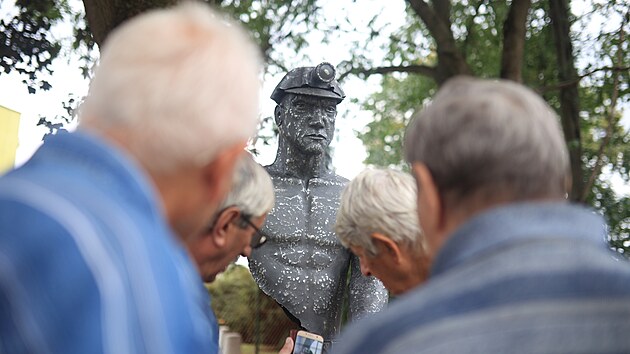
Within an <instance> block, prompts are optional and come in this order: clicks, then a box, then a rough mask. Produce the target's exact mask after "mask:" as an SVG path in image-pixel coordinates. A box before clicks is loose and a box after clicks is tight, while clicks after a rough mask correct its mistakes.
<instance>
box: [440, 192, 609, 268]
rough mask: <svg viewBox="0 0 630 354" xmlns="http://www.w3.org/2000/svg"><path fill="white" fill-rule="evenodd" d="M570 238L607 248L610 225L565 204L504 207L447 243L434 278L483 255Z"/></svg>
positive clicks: (585, 210) (487, 213)
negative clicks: (536, 240)
mask: <svg viewBox="0 0 630 354" xmlns="http://www.w3.org/2000/svg"><path fill="white" fill-rule="evenodd" d="M541 236H545V237H552V238H567V239H568V238H570V239H574V240H576V241H577V240H583V241H588V242H592V243H598V244H600V245H601V246H604V247H608V246H607V244H606V224H605V222H604V220H603V219H602V217H601V216H600V215H598V214H596V213H595V212H594V211H593V210H591V209H588V208H585V207H582V206H577V205H570V204H569V203H563V202H528V203H516V204H509V205H503V206H500V207H497V208H493V209H491V210H488V211H485V212H482V213H481V214H479V215H477V216H474V217H473V218H471V219H470V220H469V221H467V222H465V223H464V224H463V225H462V226H461V227H459V229H457V230H456V231H455V232H454V233H453V234H451V236H450V237H448V239H447V240H446V242H445V244H444V246H443V247H442V249H441V250H440V251H439V253H438V255H437V257H436V259H435V262H434V264H433V267H432V270H431V276H435V275H437V274H440V273H442V272H444V271H446V270H448V269H449V268H451V267H454V266H456V265H457V264H460V263H463V262H465V261H467V260H469V259H471V258H473V257H475V256H477V255H478V254H479V253H481V252H486V251H488V250H490V249H493V248H497V247H500V246H504V245H505V244H507V243H512V242H515V241H519V240H526V239H533V238H537V237H541Z"/></svg>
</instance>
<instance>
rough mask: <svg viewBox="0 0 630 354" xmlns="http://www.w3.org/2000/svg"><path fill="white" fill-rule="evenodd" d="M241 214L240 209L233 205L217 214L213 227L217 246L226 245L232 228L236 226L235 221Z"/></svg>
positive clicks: (213, 235)
mask: <svg viewBox="0 0 630 354" xmlns="http://www.w3.org/2000/svg"><path fill="white" fill-rule="evenodd" d="M239 216H240V210H239V209H238V208H237V207H234V206H231V207H227V208H225V209H223V211H221V212H220V213H219V215H218V216H217V219H216V221H215V223H214V227H213V228H212V237H213V241H214V243H215V245H216V246H217V248H221V247H224V246H225V245H226V244H227V239H228V237H229V235H230V228H231V227H234V221H235V220H236V219H238V218H239Z"/></svg>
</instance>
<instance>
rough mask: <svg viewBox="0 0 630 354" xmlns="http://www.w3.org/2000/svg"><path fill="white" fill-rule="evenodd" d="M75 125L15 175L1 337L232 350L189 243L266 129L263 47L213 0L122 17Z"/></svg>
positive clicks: (139, 348) (8, 203)
mask: <svg viewBox="0 0 630 354" xmlns="http://www.w3.org/2000/svg"><path fill="white" fill-rule="evenodd" d="M101 49H102V50H101V58H100V61H99V65H98V67H97V69H96V72H95V75H94V79H93V80H92V83H91V86H90V91H89V94H88V96H87V97H86V99H85V102H84V104H83V105H82V108H81V112H80V125H79V128H78V130H77V132H75V133H71V134H59V135H57V136H54V137H52V138H50V139H48V140H47V141H46V143H45V144H44V145H43V146H42V148H41V149H39V151H37V152H36V153H35V155H34V156H33V157H32V159H31V160H30V161H28V162H27V163H26V164H25V165H24V166H23V167H21V168H19V169H17V170H15V171H13V172H11V173H9V174H7V175H6V176H4V177H3V178H2V179H0V220H1V221H0V234H1V235H2V237H0V313H2V316H0V338H1V339H0V352H3V353H64V354H68V353H216V352H217V347H218V346H217V338H218V328H217V324H216V320H215V319H214V316H213V315H212V313H211V311H209V308H208V306H207V304H208V301H209V298H208V294H207V292H206V291H205V289H204V288H203V286H202V285H201V282H200V281H199V277H198V275H197V273H196V272H195V268H194V266H193V264H192V262H191V261H190V259H189V257H188V255H187V253H186V251H185V249H184V247H183V244H182V243H181V241H182V240H184V239H185V238H186V237H188V236H190V235H196V234H199V233H200V232H201V231H202V230H203V228H204V227H205V226H206V225H207V224H206V223H207V222H208V220H210V218H211V217H212V215H214V213H215V211H216V208H217V206H218V204H219V203H220V202H221V201H222V200H223V199H224V197H225V195H226V194H227V192H228V190H229V188H230V185H231V179H232V172H233V169H234V165H235V163H236V161H237V158H238V157H239V156H240V155H241V154H242V153H243V147H244V146H245V143H246V140H247V139H248V137H249V136H250V135H252V134H253V133H254V131H255V128H256V121H257V117H258V114H257V108H258V101H257V100H258V91H259V80H258V72H259V54H258V50H257V48H256V47H255V45H254V44H253V43H252V42H251V40H250V39H249V38H248V37H247V35H246V34H245V32H244V31H243V30H242V29H241V28H240V27H239V26H238V25H236V24H233V23H227V22H226V20H224V19H223V18H222V17H221V16H220V15H217V14H215V13H214V12H212V11H211V10H210V9H209V8H208V7H206V6H205V5H203V4H198V3H197V4H193V3H187V4H183V5H180V6H177V7H175V8H171V9H163V10H155V11H151V12H148V13H145V14H142V15H139V16H137V17H136V18H134V19H132V20H130V21H128V22H126V23H124V24H122V25H121V26H120V27H119V28H117V29H116V30H114V31H113V32H112V33H111V34H110V35H109V37H108V39H107V41H106V43H105V45H104V47H103V48H101Z"/></svg>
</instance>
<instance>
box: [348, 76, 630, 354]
mask: <svg viewBox="0 0 630 354" xmlns="http://www.w3.org/2000/svg"><path fill="white" fill-rule="evenodd" d="M405 156H406V159H407V161H408V162H409V163H411V165H412V170H413V173H414V176H415V178H416V181H417V185H418V215H419V220H420V225H421V227H422V230H423V232H424V234H425V236H426V239H427V255H428V257H429V259H430V260H431V272H430V275H429V280H428V281H427V282H426V283H425V284H424V285H423V286H420V287H418V288H416V289H414V290H413V291H411V292H410V293H408V294H406V296H405V297H404V298H402V299H400V300H399V301H396V302H395V303H394V304H392V305H391V306H390V307H389V308H388V310H386V311H384V312H383V313H380V314H377V315H376V316H374V317H372V318H369V319H367V320H365V321H364V322H362V323H360V324H358V325H356V326H354V327H353V328H352V329H350V330H348V331H347V332H346V333H345V335H342V337H341V338H340V341H339V346H338V347H337V348H336V349H338V351H337V353H343V354H345V353H628V352H630V338H629V337H628V336H627V332H628V331H630V321H628V318H630V305H629V304H630V266H629V264H628V263H627V262H626V261H619V260H616V259H615V257H614V254H613V253H612V251H610V249H609V247H608V245H607V244H606V242H605V236H606V227H605V223H604V221H603V220H602V219H601V217H600V216H599V215H597V214H596V213H594V212H593V211H592V210H590V209H587V208H584V207H582V206H573V205H569V204H568V203H567V201H566V190H567V186H568V183H567V180H568V179H567V174H568V171H569V160H568V153H567V148H566V145H565V143H564V139H563V137H562V131H561V129H560V126H559V123H558V118H557V116H556V114H554V112H553V111H552V109H551V108H550V107H549V106H548V105H547V104H546V103H545V102H544V101H543V100H542V99H541V98H540V97H539V96H537V95H536V94H535V93H534V92H532V91H530V90H529V89H527V88H525V87H523V86H522V85H520V84H517V83H514V82H509V81H502V80H499V81H490V80H479V79H473V78H456V79H452V80H451V81H449V82H447V83H446V84H445V85H444V86H443V87H442V88H441V89H440V91H439V92H438V93H437V95H436V96H435V98H434V100H433V102H432V103H431V104H430V105H429V106H428V107H426V108H425V109H424V110H423V111H422V112H421V113H419V114H418V115H416V116H415V118H414V119H413V121H412V123H411V124H410V126H409V128H408V130H407V134H406V137H405Z"/></svg>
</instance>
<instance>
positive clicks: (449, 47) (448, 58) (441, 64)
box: [407, 0, 472, 85]
mask: <svg viewBox="0 0 630 354" xmlns="http://www.w3.org/2000/svg"><path fill="white" fill-rule="evenodd" d="M407 2H408V3H409V5H411V8H412V9H413V10H414V12H415V13H416V14H417V15H418V17H420V19H421V20H422V22H424V24H425V25H426V26H427V29H428V30H429V32H430V33H431V36H432V37H433V39H434V40H435V44H436V47H437V57H438V64H437V68H436V75H435V79H436V81H437V84H438V85H442V84H443V83H444V82H445V81H446V80H448V79H450V78H451V77H453V76H456V75H471V74H472V71H471V70H470V67H469V66H468V63H467V62H466V59H464V55H463V54H462V52H461V50H460V49H459V48H458V47H457V44H456V42H455V38H454V37H453V32H452V31H451V22H450V20H449V18H450V14H449V13H448V12H449V11H450V2H449V1H447V0H434V1H433V3H434V8H435V10H434V8H432V7H431V6H429V5H428V4H427V3H426V2H424V1H423V0H407Z"/></svg>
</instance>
